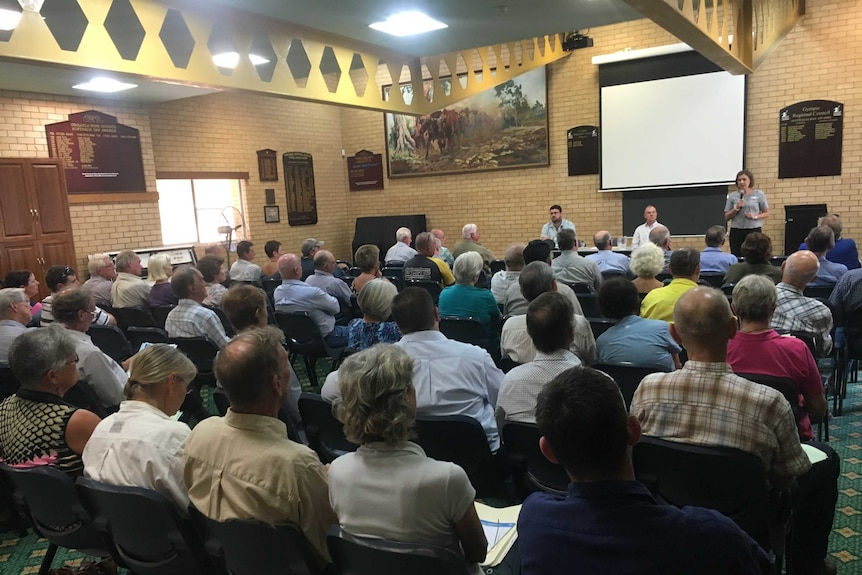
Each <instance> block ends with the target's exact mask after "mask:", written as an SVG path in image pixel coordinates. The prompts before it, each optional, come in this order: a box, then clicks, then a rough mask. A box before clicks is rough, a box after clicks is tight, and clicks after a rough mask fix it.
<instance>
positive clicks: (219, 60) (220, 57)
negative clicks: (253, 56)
mask: <svg viewBox="0 0 862 575" xmlns="http://www.w3.org/2000/svg"><path fill="white" fill-rule="evenodd" d="M213 63H214V64H215V65H216V66H218V67H219V68H230V69H231V70H233V69H234V68H236V65H237V64H239V52H222V53H221V54H215V55H213Z"/></svg>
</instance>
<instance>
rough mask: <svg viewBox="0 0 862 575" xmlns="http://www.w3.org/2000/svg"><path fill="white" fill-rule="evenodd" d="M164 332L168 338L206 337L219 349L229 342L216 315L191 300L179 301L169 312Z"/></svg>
mask: <svg viewBox="0 0 862 575" xmlns="http://www.w3.org/2000/svg"><path fill="white" fill-rule="evenodd" d="M165 331H167V332H168V335H169V336H170V337H200V336H206V337H208V338H210V339H211V340H212V342H213V343H214V344H216V345H217V346H219V347H220V348H221V347H224V346H225V344H226V343H227V342H229V341H230V338H229V337H228V336H227V334H225V332H224V326H223V325H222V323H221V320H220V319H219V318H218V316H217V315H216V313H215V312H214V311H213V310H211V309H207V308H205V307H204V306H202V305H201V304H199V303H198V302H196V301H195V300H192V299H181V300H180V303H179V304H178V305H177V307H175V308H174V309H172V310H171V311H170V313H169V314H168V317H167V319H166V320H165Z"/></svg>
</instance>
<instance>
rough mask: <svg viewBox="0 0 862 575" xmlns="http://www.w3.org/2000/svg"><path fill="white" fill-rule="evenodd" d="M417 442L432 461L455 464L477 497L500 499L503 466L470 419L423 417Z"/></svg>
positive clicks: (454, 416) (483, 435)
mask: <svg viewBox="0 0 862 575" xmlns="http://www.w3.org/2000/svg"><path fill="white" fill-rule="evenodd" d="M416 434H417V438H416V439H415V440H414V441H415V442H416V443H418V444H419V445H421V446H422V449H424V450H425V454H426V455H427V456H428V457H430V458H431V459H437V460H439V461H451V462H452V463H455V464H456V465H459V466H460V467H462V468H463V469H464V471H466V472H467V477H469V478H470V483H471V484H472V485H473V488H474V489H475V490H476V497H479V498H482V497H488V496H499V495H500V493H501V487H502V484H501V483H502V482H501V478H500V466H499V464H498V462H497V461H496V460H495V459H494V456H493V455H492V454H491V448H490V447H488V438H487V436H486V435H485V430H484V429H483V428H482V425H481V424H480V423H479V422H478V421H476V420H475V419H473V418H472V417H468V416H466V415H438V416H433V415H420V416H418V417H417V418H416Z"/></svg>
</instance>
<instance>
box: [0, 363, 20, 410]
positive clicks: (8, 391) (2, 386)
mask: <svg viewBox="0 0 862 575" xmlns="http://www.w3.org/2000/svg"><path fill="white" fill-rule="evenodd" d="M19 387H21V383H20V382H19V381H18V379H17V378H16V377H15V375H14V374H13V373H12V369H11V368H10V367H9V364H8V363H0V401H3V400H4V399H6V398H7V397H9V396H10V395H14V394H15V392H16V391H18V388H19Z"/></svg>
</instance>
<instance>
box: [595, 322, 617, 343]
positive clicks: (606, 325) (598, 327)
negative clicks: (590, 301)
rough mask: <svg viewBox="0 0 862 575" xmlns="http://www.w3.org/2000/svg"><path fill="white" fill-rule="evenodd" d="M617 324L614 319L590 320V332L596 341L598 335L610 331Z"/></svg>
mask: <svg viewBox="0 0 862 575" xmlns="http://www.w3.org/2000/svg"><path fill="white" fill-rule="evenodd" d="M616 324H617V320H615V319H605V318H599V317H591V318H590V330H591V331H592V332H593V337H594V338H596V339H598V337H599V336H600V335H602V334H603V333H605V332H606V331H608V330H609V329H611V328H612V327H613V326H615V325H616Z"/></svg>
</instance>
